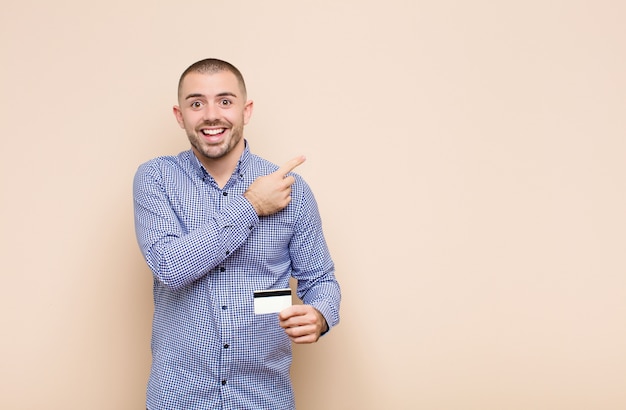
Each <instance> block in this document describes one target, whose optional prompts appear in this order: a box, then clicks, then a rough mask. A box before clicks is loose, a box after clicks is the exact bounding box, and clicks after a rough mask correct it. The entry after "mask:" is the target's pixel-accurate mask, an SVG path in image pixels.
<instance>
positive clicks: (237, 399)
mask: <svg viewBox="0 0 626 410" xmlns="http://www.w3.org/2000/svg"><path fill="white" fill-rule="evenodd" d="M252 108H253V102H252V101H250V100H248V99H247V95H246V86H245V83H244V80H243V77H242V76H241V73H240V72H239V70H238V69H237V68H235V67H234V66H232V65H231V64H229V63H227V62H225V61H221V60H217V59H207V60H202V61H199V62H197V63H194V64H193V65H191V66H190V67H189V68H188V69H187V70H185V72H184V73H183V74H182V76H181V78H180V81H179V86H178V105H176V106H174V115H175V116H176V120H177V121H178V123H179V125H180V126H181V128H183V129H184V130H185V132H186V134H187V136H188V138H189V141H190V143H191V150H189V151H185V152H182V153H180V154H179V155H177V156H164V157H159V158H155V159H153V160H151V161H149V162H147V163H145V164H143V165H141V166H140V167H139V169H138V171H137V174H136V175H135V179H134V187H133V189H134V202H135V228H136V233H137V240H138V242H139V246H140V248H141V251H142V252H143V254H144V255H145V258H146V262H147V263H148V266H149V267H150V269H151V270H152V272H153V274H154V319H153V330H152V357H153V360H152V368H151V373H150V379H149V382H148V393H147V408H148V409H149V410H164V409H168V410H169V409H184V410H191V409H203V410H206V409H255V410H258V409H272V410H277V409H293V408H294V397H293V392H292V388H291V382H290V379H289V367H290V364H291V342H294V343H314V342H316V341H317V340H318V339H319V337H320V335H322V334H324V333H325V332H327V331H328V330H329V329H330V328H332V327H333V326H335V325H336V324H337V323H338V322H339V303H340V299H341V296H340V289H339V284H338V283H337V280H336V279H335V276H334V265H333V261H332V259H331V257H330V254H329V251H328V248H327V246H326V242H325V240H324V235H323V232H322V226H321V219H320V215H319V212H318V209H317V204H316V202H315V198H314V196H313V193H312V192H311V190H310V188H309V186H308V185H307V184H306V182H305V181H304V180H303V179H302V178H301V177H300V176H298V175H296V174H293V173H291V171H292V170H293V169H294V168H295V167H297V166H298V165H300V164H301V163H302V162H304V157H301V156H300V157H296V158H294V159H292V160H291V161H289V162H288V163H286V164H285V165H283V166H282V167H280V168H279V167H277V166H275V165H273V164H272V163H270V162H268V161H266V160H264V159H262V158H260V157H257V156H256V155H254V154H252V153H251V152H250V150H249V146H248V144H247V141H246V140H245V139H244V137H243V129H244V126H245V125H246V124H247V123H248V121H249V120H250V116H251V115H252ZM290 277H294V278H295V279H297V282H298V286H297V291H298V292H297V293H298V296H299V297H300V298H301V299H302V301H303V302H304V304H302V305H294V306H291V307H288V308H285V309H283V310H281V311H280V313H270V314H255V308H254V292H255V291H260V290H261V291H262V290H269V289H281V288H283V289H284V288H288V287H289V278H290Z"/></svg>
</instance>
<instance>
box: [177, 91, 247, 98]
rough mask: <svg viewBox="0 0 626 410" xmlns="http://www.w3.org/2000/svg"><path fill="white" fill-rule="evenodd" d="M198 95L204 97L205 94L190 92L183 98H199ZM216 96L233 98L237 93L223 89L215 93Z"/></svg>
mask: <svg viewBox="0 0 626 410" xmlns="http://www.w3.org/2000/svg"><path fill="white" fill-rule="evenodd" d="M200 97H203V98H206V96H205V95H204V94H200V93H191V94H189V95H187V96H186V97H185V100H188V99H190V98H200ZM216 97H235V98H237V94H235V93H231V92H230V91H224V92H223V93H219V94H217V95H216Z"/></svg>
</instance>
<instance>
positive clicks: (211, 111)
mask: <svg viewBox="0 0 626 410" xmlns="http://www.w3.org/2000/svg"><path fill="white" fill-rule="evenodd" d="M218 115H219V114H218V109H217V107H216V106H215V104H212V103H208V104H206V105H205V106H204V111H203V112H202V119H203V120H204V121H205V122H212V121H215V120H217V119H218Z"/></svg>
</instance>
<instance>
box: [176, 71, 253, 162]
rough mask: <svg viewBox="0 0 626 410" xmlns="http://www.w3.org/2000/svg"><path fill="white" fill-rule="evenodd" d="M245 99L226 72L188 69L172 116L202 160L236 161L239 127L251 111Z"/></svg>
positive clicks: (240, 144)
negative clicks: (202, 71)
mask: <svg viewBox="0 0 626 410" xmlns="http://www.w3.org/2000/svg"><path fill="white" fill-rule="evenodd" d="M245 98H246V97H245V95H244V92H243V90H242V89H241V88H240V86H239V82H238V81H237V77H235V75H234V74H233V73H231V72H230V71H220V72H217V73H207V74H205V73H194V72H192V73H189V74H188V75H187V76H186V77H185V78H184V79H183V82H182V84H181V88H180V92H179V95H178V103H179V105H178V106H175V107H174V115H175V116H176V120H177V121H178V124H179V125H180V126H181V128H184V129H185V132H186V133H187V136H188V137H189V141H190V142H191V146H192V149H193V151H194V153H195V154H196V156H197V157H198V159H200V161H201V162H202V163H204V164H208V163H211V162H214V161H217V160H227V159H229V158H231V157H232V158H234V157H236V158H234V160H235V161H237V160H239V157H240V156H241V152H243V147H244V141H243V127H244V125H246V124H247V123H248V121H249V120H250V115H251V114H252V101H246V99H245ZM232 158H231V159H232Z"/></svg>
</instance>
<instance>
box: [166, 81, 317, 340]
mask: <svg viewBox="0 0 626 410" xmlns="http://www.w3.org/2000/svg"><path fill="white" fill-rule="evenodd" d="M253 106H254V103H253V102H252V101H251V100H247V98H246V93H245V92H244V90H243V89H242V87H241V86H240V84H239V82H238V80H237V77H236V76H235V75H234V74H233V73H231V72H230V71H226V70H225V71H220V72H216V73H198V72H191V73H189V74H188V75H187V76H185V78H184V79H183V81H182V83H181V87H180V92H179V95H178V105H175V106H174V107H173V112H174V116H175V117H176V121H177V122H178V124H179V125H180V127H181V128H182V129H184V130H185V133H186V134H187V137H188V138H189V142H190V143H191V147H192V150H193V153H194V155H195V156H196V157H197V158H198V160H199V161H200V162H201V163H202V165H203V166H204V168H205V169H206V170H207V172H208V173H209V174H211V176H212V177H213V178H214V179H215V181H216V182H217V184H218V185H219V186H220V187H223V186H224V185H225V184H226V182H228V180H229V179H230V177H231V175H232V173H233V172H234V171H235V168H236V167H237V164H238V162H239V158H240V157H241V154H242V153H243V151H244V148H245V142H244V138H243V129H244V126H245V125H247V124H248V122H249V121H250V117H251V116H252V109H253ZM208 133H210V135H207V134H208ZM304 161H305V157H304V156H298V157H295V158H293V159H291V160H289V161H288V162H287V163H285V164H284V165H283V166H282V167H280V168H279V169H278V170H277V171H276V172H273V173H271V174H269V175H265V176H262V177H258V178H257V179H256V180H255V181H254V182H253V183H252V184H250V186H249V187H248V189H247V191H246V192H245V193H244V197H245V198H246V199H247V200H248V201H249V202H250V203H251V204H252V206H253V207H254V209H255V211H256V213H257V215H259V217H263V216H268V215H272V214H274V213H276V212H278V211H280V210H282V209H283V208H285V207H286V206H287V205H288V204H289V202H291V185H292V184H293V183H294V182H295V178H294V177H293V176H288V175H287V174H288V173H289V172H291V171H292V170H293V169H295V168H296V167H297V166H298V165H300V164H302V163H303V162H304ZM278 318H279V324H280V326H281V327H282V328H283V329H285V333H286V334H287V335H288V336H289V338H290V339H291V340H292V341H293V342H294V343H314V342H316V341H317V340H318V339H319V337H320V335H321V334H322V333H323V332H325V331H326V330H327V329H328V325H327V323H326V320H325V319H324V316H323V315H322V314H321V313H320V312H319V311H318V310H317V309H315V308H314V307H313V306H310V305H295V306H291V307H289V308H287V309H284V310H283V311H281V312H280V313H279V314H278Z"/></svg>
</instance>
